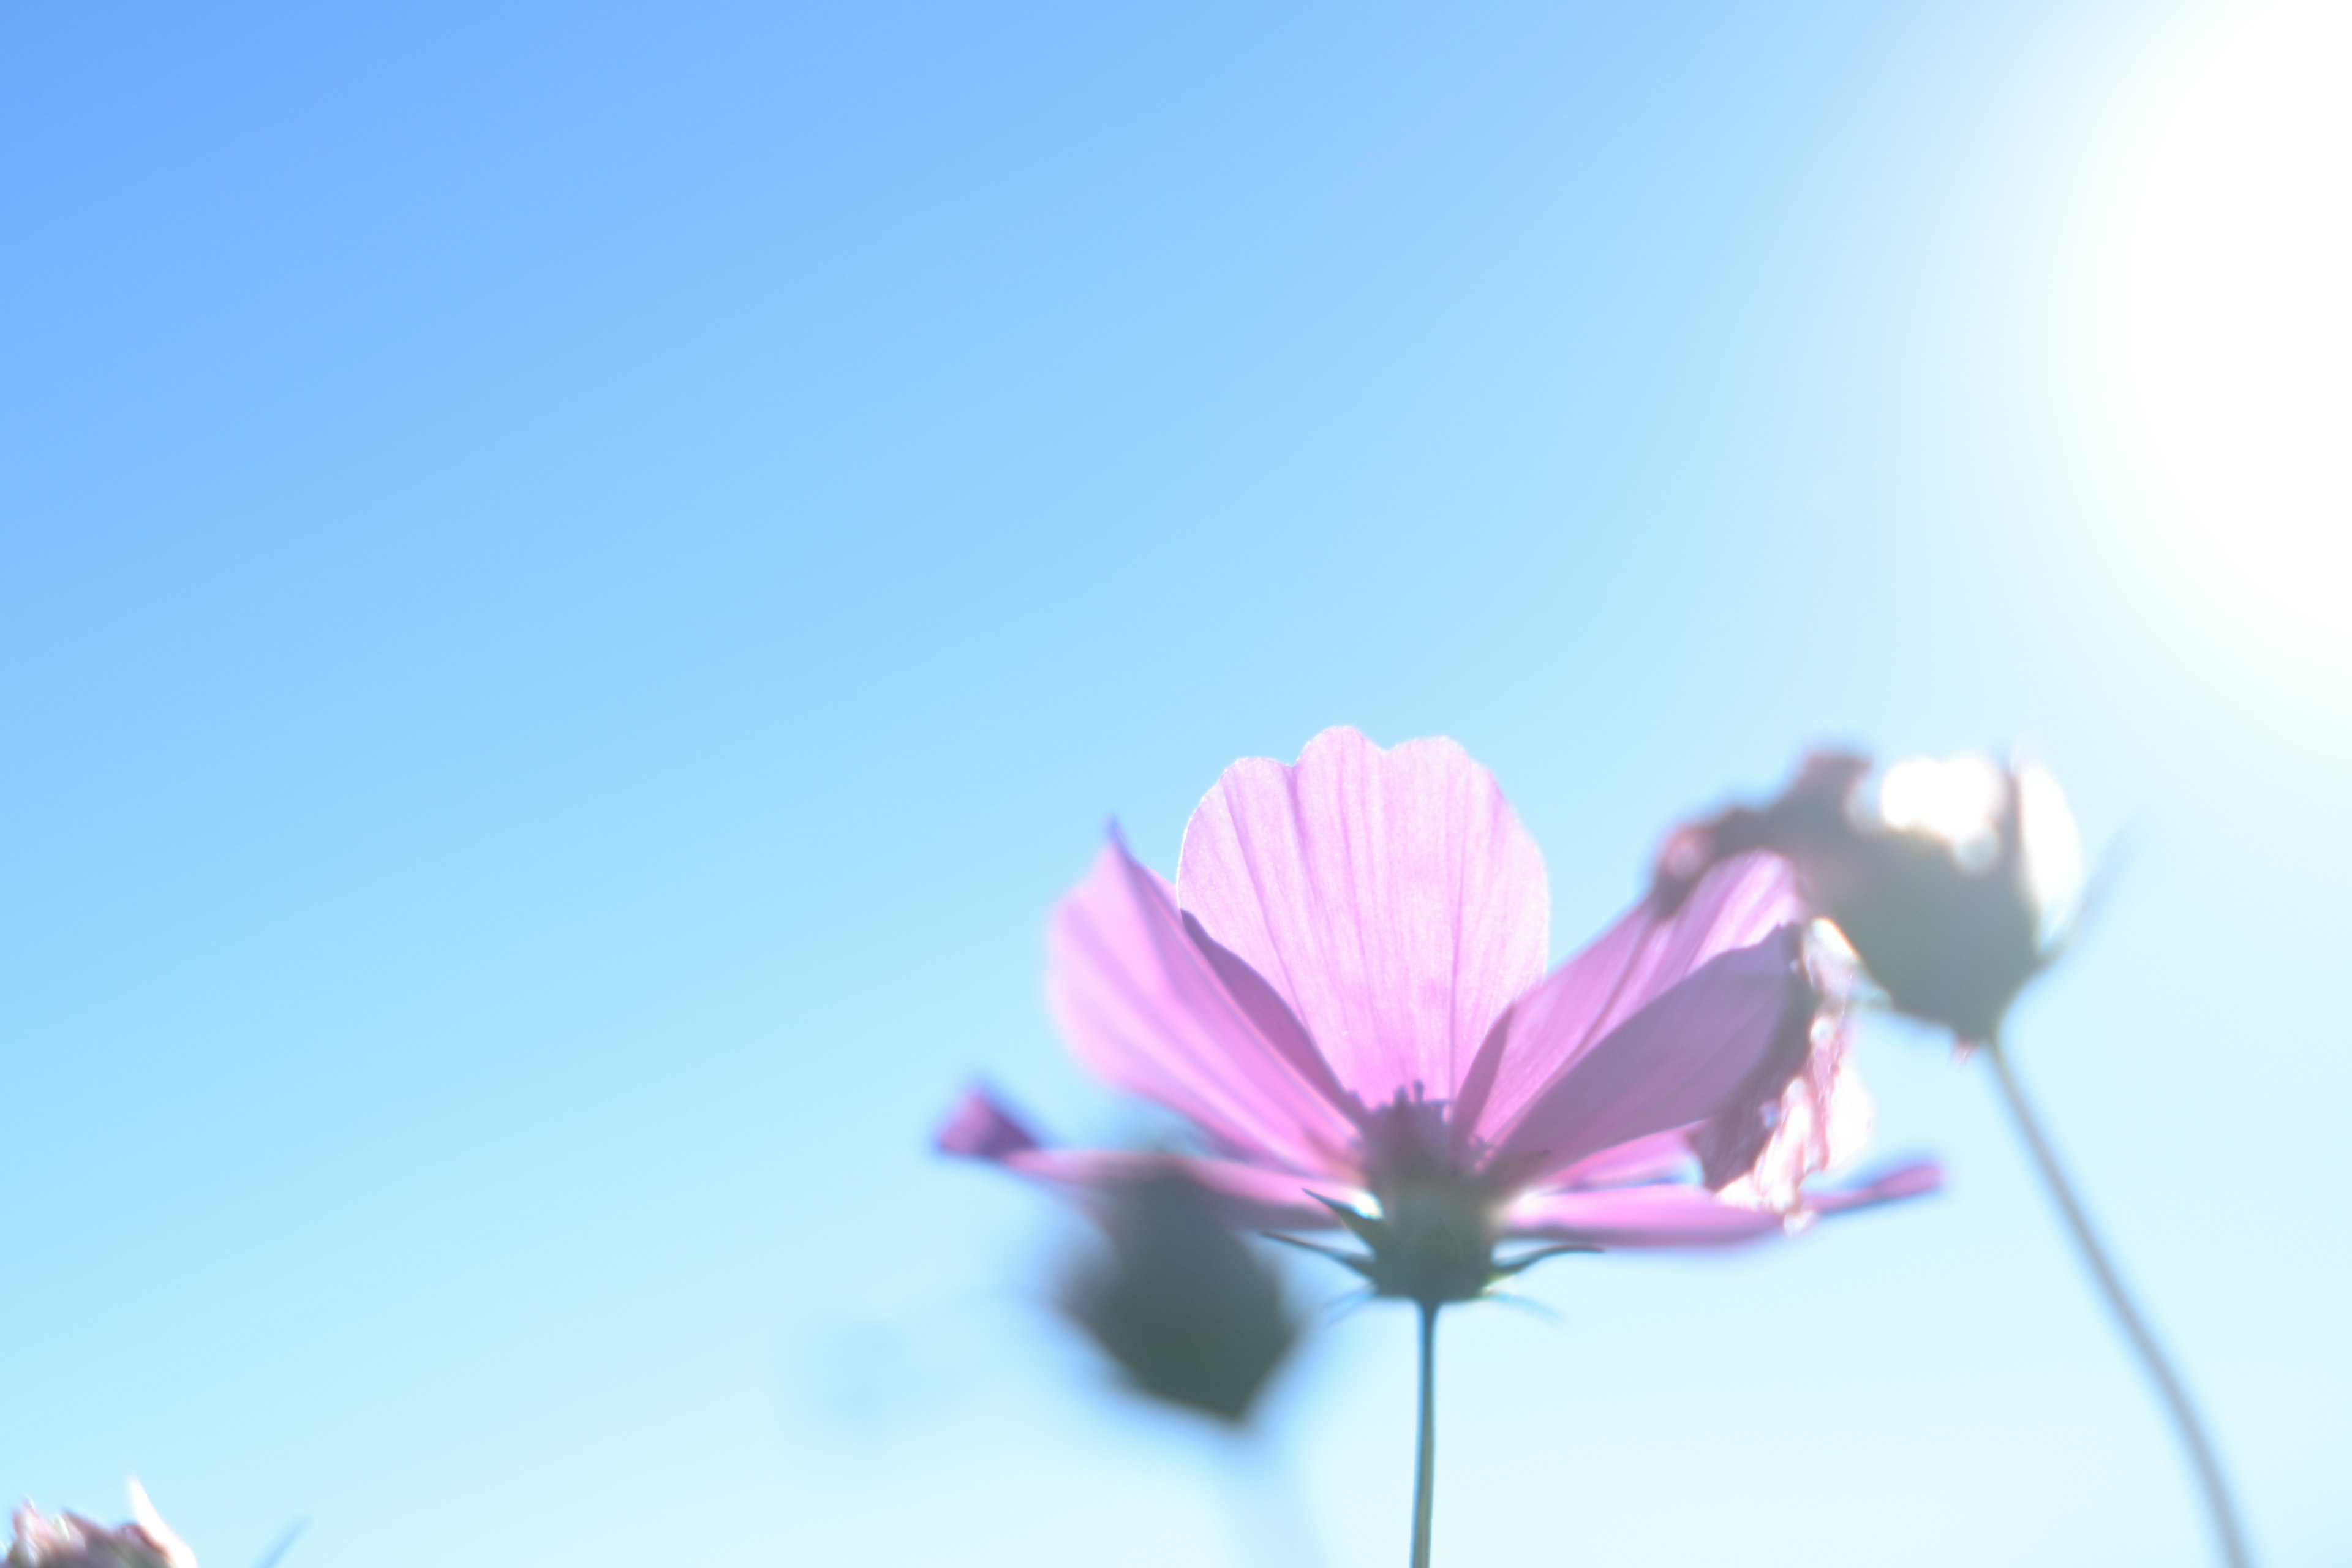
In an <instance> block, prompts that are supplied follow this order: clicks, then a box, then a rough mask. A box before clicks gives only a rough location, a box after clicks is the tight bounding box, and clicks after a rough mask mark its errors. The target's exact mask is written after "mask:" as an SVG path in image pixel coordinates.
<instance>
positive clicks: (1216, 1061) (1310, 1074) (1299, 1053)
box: [1045, 835, 1355, 1171]
mask: <svg viewBox="0 0 2352 1568" xmlns="http://www.w3.org/2000/svg"><path fill="white" fill-rule="evenodd" d="M1046 950H1047V954H1048V960H1047V965H1046V977H1045V993H1046V1000H1047V1003H1048V1004H1049V1005H1050V1006H1051V1007H1052V1009H1053V1013H1054V1017H1055V1021H1056V1022H1057V1023H1059V1024H1060V1025H1061V1027H1062V1033H1063V1035H1064V1037H1066V1038H1067V1039H1068V1041H1069V1043H1070V1047H1071V1049H1072V1050H1073V1051H1074V1052H1076V1055H1077V1057H1078V1058H1079V1059H1080V1060H1081V1061H1082V1062H1084V1063H1085V1064H1086V1066H1087V1068H1089V1069H1091V1070H1092V1071H1093V1072H1094V1073H1095V1074H1096V1075H1097V1076H1098V1077H1099V1078H1101V1079H1103V1080H1104V1081H1105V1082H1107V1083H1109V1084H1111V1085H1112V1086H1113V1087H1115V1088H1118V1089H1126V1090H1128V1091H1129V1092H1130V1093H1134V1094H1139V1095H1141V1096H1143V1097H1144V1098H1145V1099H1147V1100H1156V1101H1158V1102H1159V1103H1160V1104H1161V1105H1164V1106H1166V1107H1168V1109H1170V1110H1174V1111H1176V1112H1178V1113H1180V1114H1181V1115H1183V1116H1185V1117H1187V1118H1189V1119H1191V1120H1192V1121H1194V1122H1195V1123H1197V1124H1198V1125H1199V1126H1200V1127H1201V1129H1202V1131H1205V1132H1207V1133H1208V1134H1209V1135H1210V1136H1211V1137H1212V1138H1213V1139H1215V1140H1216V1141H1217V1142H1220V1143H1222V1144H1223V1145H1224V1146H1226V1147H1227V1148H1229V1149H1232V1150H1234V1151H1235V1152H1240V1153H1243V1154H1246V1155H1252V1156H1255V1157H1258V1158H1262V1159H1265V1160H1267V1161H1269V1162H1271V1163H1278V1164H1283V1165H1287V1166H1289V1167H1291V1168H1293V1169H1296V1170H1307V1171H1318V1170H1327V1169H1330V1168H1331V1167H1332V1166H1333V1164H1334V1163H1345V1155H1344V1151H1345V1150H1347V1149H1348V1148H1349V1146H1350V1145H1351V1144H1352V1142H1353V1141H1354V1138H1355V1128H1354V1126H1353V1124H1352V1123H1350V1122H1349V1120H1348V1118H1347V1117H1346V1116H1345V1115H1344V1114H1343V1113H1342V1112H1341V1111H1340V1110H1339V1107H1338V1105H1337V1104H1336V1103H1335V1100H1336V1098H1337V1096H1338V1095H1339V1087H1338V1085H1337V1084H1335V1083H1333V1082H1332V1080H1331V1077H1330V1073H1329V1070H1328V1068H1326V1067H1325V1066H1324V1064H1323V1061H1322V1058H1320V1057H1319V1056H1318V1055H1317V1054H1316V1053H1315V1050H1314V1047H1313V1044H1312V1042H1310V1041H1309V1040H1308V1039H1307V1033H1306V1031H1305V1030H1304V1029H1303V1028H1301V1027H1300V1026H1299V1025H1298V1023H1297V1020H1296V1019H1294V1018H1290V1017H1288V1016H1287V1012H1286V1009H1285V1007H1284V1005H1283V1003H1282V1001H1281V999H1280V998H1279V997H1278V996H1276V994H1274V992H1273V990H1272V988H1271V987H1269V986H1268V985H1266V984H1265V982H1264V981H1263V980H1262V979H1260V978H1259V977H1258V976H1257V975H1255V973H1250V971H1249V968H1248V966H1247V965H1246V964H1245V963H1243V962H1242V961H1241V960H1240V959H1238V958H1235V957H1234V955H1233V954H1231V953H1229V952H1223V950H1222V949H1216V948H1214V947H1213V944H1212V945H1210V946H1208V947H1204V946H1203V945H1202V942H1200V941H1196V940H1195V937H1194V936H1193V935H1192V934H1191V933H1189V932H1188V931H1187V930H1186V925H1185V922H1184V921H1183V920H1182V919H1181V917H1180V916H1179V915H1178V913H1177V910H1176V900H1175V898H1174V896H1173V895H1172V894H1171V891H1170V890H1169V887H1168V884H1167V883H1166V882H1165V881H1163V880H1161V879H1160V877H1159V876H1158V875H1157V874H1156V873H1154V872H1153V871H1152V870H1150V868H1148V867H1145V866H1142V865H1140V864H1139V863H1138V862H1137V861H1136V860H1135V858H1133V857H1132V856H1130V855H1129V854H1128V852H1127V847H1126V846H1125V845H1123V844H1121V843H1120V842H1118V838H1117V837H1116V836H1115V835H1114V837H1113V838H1112V840H1111V842H1110V844H1109V845H1108V846H1107V847H1105V848H1104V849H1103V852H1102V854H1101V856H1100V857H1099V858H1097V859H1096V861H1095V865H1094V869H1093V870H1092V871H1091V872H1090V873H1089V874H1088V875H1087V879H1086V880H1085V881H1084V882H1082V883H1080V884H1079V885H1078V886H1077V887H1076V889H1073V890H1072V891H1071V892H1070V894H1069V895H1068V896H1067V897H1066V898H1065V899H1064V900H1062V902H1061V904H1060V906H1059V907H1057V908H1056V909H1055V911H1054V919H1053V923H1052V925H1051V927H1050V929H1049V930H1048V931H1047V933H1046ZM1221 969H1222V970H1223V976H1222V977H1221V975H1220V970H1221Z"/></svg>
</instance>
